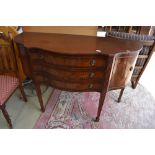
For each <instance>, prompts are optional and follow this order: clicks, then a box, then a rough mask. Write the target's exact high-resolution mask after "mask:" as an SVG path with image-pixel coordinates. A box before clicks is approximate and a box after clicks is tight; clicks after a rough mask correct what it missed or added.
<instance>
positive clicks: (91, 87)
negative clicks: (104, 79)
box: [35, 74, 102, 91]
mask: <svg viewBox="0 0 155 155" xmlns="http://www.w3.org/2000/svg"><path fill="white" fill-rule="evenodd" d="M35 80H36V81H38V82H41V83H46V84H48V85H51V86H52V87H54V88H57V89H61V90H66V91H67V90H68V91H101V88H102V84H101V83H93V82H88V81H83V82H80V83H72V82H63V81H59V80H54V79H52V78H50V77H47V76H42V75H40V74H36V76H35Z"/></svg>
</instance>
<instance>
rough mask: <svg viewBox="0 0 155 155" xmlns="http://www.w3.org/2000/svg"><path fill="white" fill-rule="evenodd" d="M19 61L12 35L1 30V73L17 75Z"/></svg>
mask: <svg viewBox="0 0 155 155" xmlns="http://www.w3.org/2000/svg"><path fill="white" fill-rule="evenodd" d="M17 71H18V67H17V62H16V57H15V51H14V46H13V40H12V39H11V35H10V34H9V36H6V35H5V34H4V33H3V32H0V75H11V76H17Z"/></svg>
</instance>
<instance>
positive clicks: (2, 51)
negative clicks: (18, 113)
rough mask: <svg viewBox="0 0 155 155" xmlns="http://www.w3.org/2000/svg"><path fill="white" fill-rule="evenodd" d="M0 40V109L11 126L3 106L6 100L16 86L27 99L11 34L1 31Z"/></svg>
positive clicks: (10, 125)
mask: <svg viewBox="0 0 155 155" xmlns="http://www.w3.org/2000/svg"><path fill="white" fill-rule="evenodd" d="M0 40H1V41H2V40H3V41H4V42H3V43H1V44H0V109H1V110H2V113H3V115H4V117H5V119H6V120H7V122H8V124H9V127H10V128H12V123H11V119H10V117H9V115H8V112H7V111H6V108H5V104H6V102H7V101H8V99H9V98H10V97H11V96H12V94H13V93H14V91H15V90H16V89H17V88H19V89H20V91H21V94H22V96H23V99H24V101H27V99H26V95H25V93H24V89H23V87H22V83H21V79H20V76H19V71H18V66H17V60H16V57H15V50H14V46H13V41H12V39H11V36H10V37H7V36H5V35H4V33H3V32H1V33H0Z"/></svg>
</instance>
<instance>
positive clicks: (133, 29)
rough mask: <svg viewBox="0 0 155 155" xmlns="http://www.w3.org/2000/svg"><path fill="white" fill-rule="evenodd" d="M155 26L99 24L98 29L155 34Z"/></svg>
mask: <svg viewBox="0 0 155 155" xmlns="http://www.w3.org/2000/svg"><path fill="white" fill-rule="evenodd" d="M154 29H155V28H154V26H99V27H98V31H105V32H109V31H110V32H111V31H115V32H126V33H133V34H142V35H151V36H153V35H154V32H155V31H154Z"/></svg>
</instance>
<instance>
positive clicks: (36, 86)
mask: <svg viewBox="0 0 155 155" xmlns="http://www.w3.org/2000/svg"><path fill="white" fill-rule="evenodd" d="M34 85H35V89H36V93H37V96H38V100H39V103H40V107H41V111H42V112H44V111H45V108H44V104H43V99H42V94H41V89H40V85H39V84H38V83H35V84H34Z"/></svg>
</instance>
